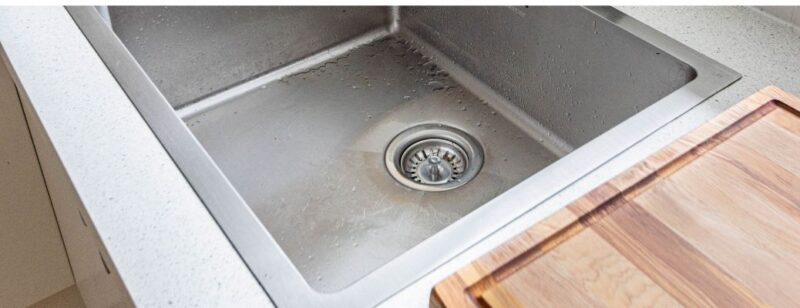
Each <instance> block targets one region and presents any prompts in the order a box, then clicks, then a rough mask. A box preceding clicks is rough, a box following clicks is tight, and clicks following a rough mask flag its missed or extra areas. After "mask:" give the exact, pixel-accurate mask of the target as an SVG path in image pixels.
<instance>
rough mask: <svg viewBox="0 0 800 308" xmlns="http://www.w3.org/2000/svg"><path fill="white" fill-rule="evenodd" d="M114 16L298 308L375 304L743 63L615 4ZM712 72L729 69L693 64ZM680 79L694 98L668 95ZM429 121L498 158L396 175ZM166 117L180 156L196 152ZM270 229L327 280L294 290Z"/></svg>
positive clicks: (234, 228)
mask: <svg viewBox="0 0 800 308" xmlns="http://www.w3.org/2000/svg"><path fill="white" fill-rule="evenodd" d="M71 12H72V13H73V16H74V17H75V18H76V21H78V23H79V24H80V25H81V26H82V28H83V29H84V31H85V32H87V37H89V39H90V40H91V41H92V42H93V44H94V46H95V48H97V49H98V52H99V53H101V56H103V57H104V59H106V61H108V58H109V57H111V56H110V55H109V54H105V55H104V51H103V48H102V47H98V43H97V40H98V39H93V35H92V34H91V33H89V32H90V31H87V27H88V26H87V22H83V23H82V22H81V20H82V18H81V16H82V15H80V14H83V13H80V12H77V10H75V9H73V10H71ZM76 12H77V13H76ZM110 13H111V14H110V15H111V23H112V24H113V29H114V32H115V33H116V34H117V35H118V37H119V39H120V40H121V41H122V42H123V43H124V45H125V47H127V51H129V52H130V53H131V54H132V55H133V58H135V59H136V61H138V63H139V64H140V65H141V67H142V68H143V69H144V71H145V72H146V73H147V75H148V76H149V78H150V80H152V81H153V83H154V84H155V85H156V86H157V87H158V90H159V91H160V92H161V93H162V94H163V95H164V97H166V98H167V101H168V102H169V103H170V105H171V106H172V107H174V108H175V110H176V112H177V114H178V115H180V117H181V118H182V120H183V121H184V122H185V123H186V125H187V127H188V128H189V131H190V132H191V134H188V133H186V136H183V135H180V134H179V133H174V134H176V135H180V136H182V137H181V138H189V139H191V137H192V136H193V137H194V138H196V140H197V141H199V144H200V145H202V149H204V150H205V151H206V152H207V153H208V156H209V157H210V160H211V161H213V164H212V165H214V166H216V167H218V168H219V171H221V175H224V177H222V178H223V179H226V180H227V181H230V183H231V184H232V186H233V188H235V192H236V193H238V195H240V196H241V199H242V200H243V201H244V203H243V204H244V205H246V207H247V208H248V209H249V210H250V211H252V214H253V215H254V216H253V217H255V218H256V219H255V220H252V221H253V222H255V224H254V223H253V222H251V220H247V219H244V218H241V217H232V216H235V215H233V214H230V213H231V212H230V209H229V208H226V207H232V206H235V205H230V204H228V203H218V202H217V201H214V200H211V199H213V198H210V197H209V198H204V201H205V202H206V205H207V206H208V207H209V209H210V210H211V211H212V213H213V214H214V215H215V217H216V218H217V219H218V221H219V222H220V225H221V226H222V227H223V229H224V230H225V231H226V233H227V234H228V236H229V237H230V238H231V239H232V241H233V243H234V245H236V247H237V249H239V251H240V253H242V255H243V257H244V258H245V260H246V261H247V262H248V265H250V267H251V269H253V271H254V273H255V274H256V276H257V277H258V278H259V280H261V282H262V284H264V285H265V289H266V290H267V291H268V292H269V293H270V295H271V297H272V298H273V300H276V301H277V302H279V303H289V304H290V305H291V304H295V305H296V304H299V303H321V302H326V301H328V302H331V303H340V304H341V303H349V304H353V303H358V304H374V303H376V301H379V300H380V299H382V298H385V297H386V296H388V294H391V293H392V292H396V291H397V290H398V289H399V288H400V287H402V286H403V285H406V284H408V283H410V282H412V281H413V279H416V278H417V277H419V276H421V275H423V274H424V273H425V271H427V270H429V269H431V268H433V267H435V266H437V265H438V264H439V263H441V262H442V261H444V260H446V259H447V258H448V256H452V255H453V254H455V253H458V251H460V250H459V249H463V248H466V247H468V246H469V245H470V244H471V243H473V242H474V240H477V239H479V238H481V237H483V236H485V235H487V234H488V233H487V232H490V231H492V230H494V229H496V228H497V227H499V226H502V225H503V224H505V223H507V222H508V221H509V220H510V219H513V218H514V217H517V216H518V215H519V214H521V213H522V212H524V211H527V210H528V209H530V207H532V206H534V205H535V204H536V203H538V202H540V201H542V200H544V198H546V197H547V196H548V195H550V194H552V193H554V192H556V191H557V190H558V189H560V188H562V187H563V186H565V185H568V184H569V183H570V182H571V181H574V180H576V179H577V178H579V177H580V176H582V175H584V174H585V173H586V172H588V171H590V170H592V169H593V168H595V167H597V165H599V164H600V163H602V162H604V161H606V160H608V159H610V158H611V157H613V156H614V155H616V154H617V153H619V152H620V151H622V150H624V148H625V147H627V146H630V145H631V144H633V143H634V142H636V141H637V140H639V139H641V138H642V137H644V136H646V134H648V133H650V132H652V131H653V130H654V129H655V128H657V127H658V126H660V125H663V124H664V123H666V122H667V121H669V120H671V119H673V118H674V117H675V116H677V115H679V114H680V113H682V112H685V111H686V110H688V108H690V107H691V106H693V105H694V104H696V103H698V102H699V101H700V100H702V99H703V98H705V97H707V96H708V95H710V94H712V93H714V92H715V91H717V90H719V89H721V88H722V87H723V86H724V85H727V84H728V83H730V82H732V81H733V80H734V79H735V78H736V74H735V73H733V72H731V71H729V70H727V69H726V68H724V67H722V66H720V65H718V64H716V63H714V62H713V61H711V60H709V59H706V58H704V57H702V56H700V55H698V54H696V53H694V52H692V51H690V50H688V49H685V47H683V46H681V45H679V44H677V43H675V42H674V41H671V40H669V39H668V38H665V37H663V36H659V34H658V33H656V32H655V31H653V30H652V29H649V28H646V27H644V26H643V25H641V24H638V23H635V21H632V20H630V19H629V18H627V16H624V15H622V14H621V13H619V12H617V11H615V10H613V9H610V8H596V9H585V8H578V7H558V8H547V7H531V8H528V7H514V8H509V7H489V8H486V7H458V8H453V7H435V8H434V7H412V8H399V9H398V8H377V7H370V8H289V7H283V8H263V7H262V8H247V7H237V8H213V7H203V8H196V7H181V8H156V7H147V8H142V7H112V8H110ZM84 15H85V14H84ZM84 19H85V18H84ZM625 23H633V24H634V25H633V26H631V25H627V26H626V28H622V27H621V26H620V25H625ZM637 29H638V30H637ZM631 31H634V32H636V31H638V32H637V33H640V34H642V35H645V34H647V35H652V36H653V37H655V39H653V38H651V39H650V40H649V41H645V40H643V39H642V38H641V37H640V36H637V35H634V34H635V33H633V32H631ZM656 44H658V45H660V46H659V47H657V46H656ZM676 46H677V47H676ZM665 48H666V49H670V50H671V51H672V52H667V51H666V50H665ZM112 70H114V68H113V67H112ZM706 71H707V72H709V75H710V76H711V77H704V78H712V79H702V80H699V81H698V80H696V79H699V77H698V76H706V75H704V74H703V73H704V72H706ZM698 72H699V73H698ZM115 74H117V75H119V74H122V73H121V72H119V71H117V72H115ZM121 84H122V85H123V87H126V85H125V84H126V83H125V82H123V81H121ZM692 85H697V86H692ZM126 91H128V92H129V93H130V92H131V90H130V87H129V88H126ZM129 95H130V94H129ZM668 95H669V96H672V97H675V99H681V98H682V99H683V101H681V103H672V104H666V102H665V100H662V98H665V97H668ZM132 100H133V101H134V102H135V101H136V98H135V97H133V96H132ZM656 102H659V104H655V103H656ZM651 105H653V108H648V107H650V106H651ZM139 108H140V110H141V109H142V108H146V107H141V106H139ZM642 110H648V111H649V113H648V112H641V113H640V111H642ZM143 113H146V112H143ZM637 113H639V114H637ZM634 115H636V116H635V117H633V118H631V117H632V116H634ZM145 117H147V115H146V114H145ZM629 118H630V119H631V120H629V121H626V120H628V119H629ZM634 119H639V120H638V122H637V121H634ZM621 123H625V125H620V124H621ZM422 124H433V125H442V126H447V127H453V128H455V129H457V130H460V131H463V132H464V133H466V134H467V135H469V136H471V138H474V140H475V141H476V142H477V143H478V144H479V147H480V149H481V150H482V153H483V164H482V166H481V168H480V171H479V172H478V173H477V175H476V176H475V177H474V178H473V179H472V180H470V181H469V182H467V183H465V184H464V185H462V186H459V187H457V188H454V189H451V190H447V191H436V192H430V191H420V190H416V189H412V188H409V187H408V186H406V185H403V184H401V183H399V182H398V181H396V180H395V179H394V178H393V177H392V176H391V175H390V174H389V172H388V171H387V166H386V163H385V160H386V153H385V152H386V149H387V146H388V145H389V143H390V142H391V141H392V140H393V139H394V138H395V136H397V135H398V134H400V133H401V132H403V131H405V130H407V129H408V128H410V127H415V126H418V125H422ZM626 125H627V128H626ZM634 125H635V126H634ZM615 127H616V128H615ZM634 127H635V128H636V129H634V130H631V129H630V128H634ZM612 128H613V129H612ZM154 130H156V133H157V134H159V129H156V128H154ZM606 132H608V133H606ZM163 134H167V133H162V135H159V137H160V138H161V140H162V142H164V143H165V147H167V148H168V149H170V152H171V153H173V152H174V151H188V150H186V149H177V147H176V146H171V145H170V142H168V141H164V140H165V139H166V137H164V136H166V135H163ZM600 136H602V137H603V138H598V137H600ZM171 148H174V149H171ZM451 151H452V150H451ZM432 153H433V154H431V153H428V154H425V155H434V156H435V155H440V156H441V158H443V159H445V158H446V159H449V160H448V162H452V159H453V158H452V157H450V156H446V155H447V154H436V152H432ZM442 153H444V152H442ZM420 155H422V154H420ZM173 156H175V154H173ZM390 161H391V159H390ZM176 162H177V163H178V164H179V165H181V164H182V163H181V159H179V158H177V157H176ZM436 163H438V160H437V162H436ZM187 164H188V163H187ZM182 168H183V167H182ZM447 168H455V169H453V170H458V168H459V167H458V166H457V163H453V165H452V166H451V165H447ZM184 170H185V169H184ZM437 170H438V169H437ZM443 170H444V169H443ZM447 170H448V171H447V172H450V171H449V170H450V169H447ZM212 171H215V170H212ZM540 171H541V172H540ZM438 172H439V171H437V174H438ZM194 174H198V173H197V172H195V173H194ZM447 174H450V173H447ZM221 175H219V176H221ZM215 176H217V173H214V172H211V171H209V172H207V173H203V174H202V175H200V176H192V175H191V174H187V178H188V179H189V180H190V182H192V183H193V185H194V186H195V189H196V190H198V194H200V195H201V196H203V195H204V194H206V195H213V194H212V193H209V192H206V190H205V189H198V188H197V187H198V186H202V187H206V186H208V185H205V184H202V183H206V182H204V181H208V178H213V177H215ZM453 179H455V177H454V178H453ZM526 179H527V180H526ZM523 181H524V182H523ZM521 182H523V184H521V185H519V186H517V187H515V188H513V189H512V187H514V186H515V185H517V184H520V183H521ZM196 183H201V184H196ZM208 189H209V190H221V189H224V188H223V187H212V188H208ZM509 189H512V190H510V191H509ZM506 191H509V192H508V193H506V194H503V193H504V192H506ZM234 195H235V194H234ZM499 195H501V196H505V197H504V198H496V197H498V196H499ZM493 199H494V200H493ZM209 200H211V202H210V201H209ZM234 201H235V200H234ZM512 201H513V202H512ZM214 202H217V203H214ZM210 203H214V204H218V205H214V204H210ZM233 203H236V202H233ZM512 203H514V204H516V205H512ZM478 209H479V210H480V211H479V210H478ZM470 213H474V214H473V215H469V216H467V215H468V214H470ZM237 215H238V214H237ZM476 215H478V216H476ZM229 216H230V217H229ZM465 216H467V217H465ZM468 217H472V219H471V220H470V219H467V218H468ZM462 218H464V219H462ZM482 218H486V219H489V218H492V219H489V221H482ZM248 224H250V225H248ZM242 225H248V226H249V227H248V228H249V230H257V229H258V228H259V227H260V228H262V229H263V228H265V229H266V230H267V231H268V232H269V234H266V233H263V234H262V233H260V232H254V231H247V232H244V231H240V230H239V228H240V226H242ZM443 230H444V231H443ZM269 236H271V238H272V239H274V241H275V242H276V243H277V244H278V246H279V247H280V250H279V251H281V252H282V253H284V254H285V255H286V257H288V260H289V261H290V264H291V265H293V267H292V268H296V271H297V273H299V275H300V276H301V277H302V278H303V281H304V283H305V284H307V286H308V287H310V289H309V290H308V291H309V292H316V293H314V294H316V295H313V296H312V295H297V294H300V293H302V292H301V291H298V288H299V287H300V286H302V284H298V282H297V280H296V279H295V277H296V276H295V274H294V273H293V272H287V270H286V269H285V266H284V267H281V266H283V265H282V264H264V263H265V262H266V261H263V260H262V261H259V260H260V259H259V257H257V256H266V255H268V254H267V253H266V252H262V251H261V250H262V249H261V248H260V247H254V246H257V245H254V244H253V238H258V239H259V241H257V242H259V243H270V241H271V239H270V237H269ZM258 245H261V244H258ZM261 259H263V258H261ZM414 267H415V268H414ZM276 272H280V273H286V274H285V275H281V274H277V273H276ZM275 277H277V278H275ZM293 288H294V292H295V293H296V294H286V293H280V292H289V291H288V290H293ZM279 289H283V290H279ZM348 292H350V294H351V295H350V296H351V297H350V298H346V297H345V295H346V294H347V293H348ZM354 292H355V293H354ZM279 293H280V294H279ZM359 293H360V295H359V296H361V298H359V299H354V298H352V297H353V296H352V294H359ZM336 294H339V295H340V296H338V297H337V296H336ZM364 294H370V296H363V295H364Z"/></svg>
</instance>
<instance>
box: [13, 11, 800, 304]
mask: <svg viewBox="0 0 800 308" xmlns="http://www.w3.org/2000/svg"><path fill="white" fill-rule="evenodd" d="M620 9H621V10H622V11H623V12H625V13H627V14H629V15H631V16H633V17H634V18H637V19H639V20H640V21H642V22H644V23H646V24H648V25H650V26H652V27H654V28H656V29H657V30H660V31H662V32H664V33H666V34H667V35H669V36H671V37H673V38H675V39H677V40H678V41H680V42H683V43H684V44H686V45H688V46H689V47H691V48H694V49H696V50H698V51H699V52H701V53H704V54H706V55H708V56H709V57H711V58H713V59H715V60H717V61H719V62H721V63H723V64H725V65H727V66H729V67H731V68H733V69H734V70H736V71H738V72H739V73H741V74H742V75H743V76H744V77H743V78H742V79H741V80H739V81H738V82H736V83H735V84H733V85H732V86H730V87H728V88H727V89H725V90H723V91H721V92H720V93H718V94H716V95H715V96H713V97H712V98H710V99H708V100H707V101H705V102H704V103H702V104H700V105H699V106H697V107H696V108H694V109H692V110H691V111H689V112H688V113H686V114H685V115H683V116H682V117H680V118H679V119H677V120H675V121H673V122H672V123H670V124H668V125H667V126H665V127H664V128H662V129H661V130H659V131H657V132H656V133H654V134H652V135H651V136H650V137H648V138H647V139H645V140H643V141H642V142H640V143H639V144H637V145H635V146H634V148H633V149H631V150H628V151H626V152H624V153H623V154H621V155H619V156H618V157H616V158H615V159H614V160H612V161H611V162H609V163H608V164H606V165H604V166H603V167H601V168H599V169H597V170H595V171H594V172H593V173H591V174H590V175H588V176H587V177H585V178H584V179H582V180H580V181H578V182H576V183H575V184H573V185H571V186H569V187H567V188H566V189H564V190H562V191H561V192H560V193H559V194H557V195H555V196H553V197H551V198H550V199H548V200H547V201H545V202H544V203H542V204H540V205H539V206H537V207H536V210H533V211H530V212H528V213H527V214H525V215H523V216H522V217H520V218H518V219H517V220H515V221H514V222H512V223H510V224H509V225H507V226H506V227H504V228H503V229H501V230H498V231H497V232H495V233H494V234H492V235H490V236H489V237H487V238H486V239H485V240H483V241H482V242H480V243H478V244H476V245H475V246H473V247H472V248H470V249H469V250H467V251H466V252H464V253H462V254H461V255H459V256H458V257H456V258H454V259H452V260H450V261H449V262H448V263H447V264H445V265H444V266H442V267H440V268H439V269H438V270H436V271H434V272H432V273H430V274H428V275H427V276H425V277H423V278H422V279H420V280H418V281H417V282H415V283H414V284H412V285H411V286H409V287H407V288H406V289H404V290H402V291H401V292H399V293H398V294H396V295H395V296H394V297H392V298H390V299H389V300H387V301H386V302H385V303H384V305H385V306H398V307H416V306H419V307H422V306H427V305H428V300H429V294H430V289H431V287H432V286H433V285H434V284H435V283H436V282H437V281H439V280H441V279H442V278H444V277H445V276H447V275H449V274H450V273H452V272H453V271H455V270H456V269H458V268H460V267H461V266H464V265H466V264H467V263H468V262H469V261H471V260H472V259H475V258H476V257H478V256H480V255H482V254H484V253H485V252H487V251H489V250H490V249H491V248H493V247H495V246H497V245H498V244H499V243H501V242H503V241H505V240H507V239H509V238H510V237H512V236H514V235H515V234H517V233H519V232H521V231H522V230H524V229H525V228H527V227H528V226H530V225H531V224H533V223H535V222H537V221H539V220H541V219H542V218H544V217H546V216H548V215H550V214H551V213H553V212H555V211H556V210H558V209H560V208H562V207H563V206H565V205H566V204H567V203H569V202H570V201H571V200H574V199H575V198H577V197H579V196H580V195H582V194H583V193H585V192H587V191H589V190H590V189H591V188H593V187H595V186H597V185H599V184H601V183H603V182H604V181H606V180H608V179H610V178H611V177H613V176H614V175H616V174H617V173H619V172H621V171H623V170H624V169H626V168H627V167H629V166H631V165H633V164H634V163H635V162H637V161H639V160H641V159H643V158H645V157H646V156H647V155H648V154H649V153H652V152H654V151H656V150H657V149H659V148H661V147H663V146H665V145H667V144H668V143H669V142H671V141H672V140H674V139H676V138H678V137H680V136H681V135H683V134H685V133H687V132H688V131H690V130H691V129H693V128H695V127H697V126H699V125H700V124H702V123H703V122H705V121H707V120H708V119H710V118H712V117H713V116H715V115H717V114H719V113H720V112H722V111H723V110H724V109H726V108H727V107H729V106H730V105H732V104H734V103H736V102H738V101H740V100H741V99H742V98H744V97H746V96H748V95H749V94H751V93H753V92H755V91H757V90H759V89H760V88H762V87H764V86H767V85H770V84H774V85H777V86H778V87H781V88H783V89H784V90H787V91H790V92H794V93H800V29H798V28H794V27H791V26H789V25H788V24H785V23H781V22H778V21H776V20H775V19H772V18H770V17H768V16H766V15H764V14H763V13H760V12H758V11H756V10H753V9H749V8H743V7H733V8H732V7H714V8H706V7H691V8H679V7H622V8H620ZM68 19H69V16H68V15H67V13H66V11H65V10H64V9H63V8H59V7H51V8H1V9H0V43H2V45H3V48H4V50H5V53H6V55H7V57H8V60H9V62H10V64H11V65H12V66H13V70H14V71H15V74H16V75H17V76H16V78H17V81H18V82H19V83H20V84H21V85H22V87H24V90H25V92H26V93H27V94H28V96H29V97H30V100H31V103H32V104H33V106H34V109H35V111H36V113H37V114H38V115H39V117H40V119H41V121H42V124H43V125H44V127H45V128H46V129H47V131H48V135H49V137H50V139H51V141H52V143H53V145H54V147H55V148H56V150H57V151H58V153H59V156H60V157H61V160H62V163H63V165H64V167H65V169H66V170H67V171H68V172H69V174H70V175H71V179H72V181H73V185H74V187H75V189H76V190H77V191H78V193H79V195H80V197H81V200H82V201H83V203H84V206H85V207H86V210H87V212H88V213H89V216H90V217H91V220H92V221H93V222H94V224H95V227H96V228H97V230H98V232H99V233H100V236H101V238H102V240H103V243H104V245H105V246H106V249H107V250H108V252H109V255H110V256H111V259H112V260H113V262H114V265H115V267H116V268H117V270H118V271H119V273H120V276H121V277H122V280H123V281H124V283H125V285H126V287H127V289H128V292H129V293H130V294H131V298H132V299H133V301H134V303H136V304H137V305H140V306H145V307H149V306H163V305H165V304H170V303H171V304H173V305H176V306H231V305H233V304H234V303H235V304H236V306H268V305H269V304H270V302H269V299H268V298H267V297H266V295H265V294H264V293H263V290H262V289H261V288H260V287H259V285H258V283H257V282H256V281H255V279H254V278H253V277H252V275H251V274H250V272H249V271H248V270H247V268H246V267H245V265H244V263H243V262H242V261H241V259H240V258H239V257H238V255H237V254H236V252H235V250H234V249H233V247H232V246H231V244H230V243H229V242H228V241H227V239H226V238H225V236H224V234H223V233H222V231H221V230H220V229H219V227H218V226H217V225H216V223H215V222H214V220H213V218H212V217H211V216H210V215H209V213H208V211H207V210H206V209H205V207H204V206H203V205H202V203H200V201H199V200H198V198H197V196H196V195H195V194H194V192H193V191H192V189H191V187H189V185H188V183H187V182H186V180H185V179H184V178H183V176H182V175H181V173H180V171H179V170H178V169H177V167H176V166H175V164H174V163H173V162H172V160H171V159H170V157H169V156H168V155H167V153H166V151H165V150H164V149H163V148H162V147H161V145H160V144H159V142H158V140H157V139H156V138H155V136H154V135H153V134H152V132H151V131H150V130H149V128H148V127H147V124H146V123H145V122H144V120H143V119H142V118H141V117H140V116H139V114H138V113H137V111H136V109H135V108H134V107H133V106H132V104H131V103H130V101H129V100H128V98H127V97H126V96H125V94H124V93H123V92H122V90H121V89H120V88H119V87H118V86H117V84H116V81H115V80H114V78H113V76H111V74H110V73H109V72H108V70H107V69H106V68H105V66H103V64H102V62H101V61H100V59H99V58H98V57H97V55H95V54H94V53H92V52H91V51H92V49H91V46H89V44H88V42H87V41H86V40H85V38H83V36H82V34H81V33H80V31H79V30H78V28H77V27H76V26H75V25H74V24H72V25H71V26H69V27H64V24H65V23H68V22H69V20H68ZM32 38H35V39H32ZM56 42H57V43H56ZM87 149H90V150H87ZM634 149H635V150H634Z"/></svg>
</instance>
